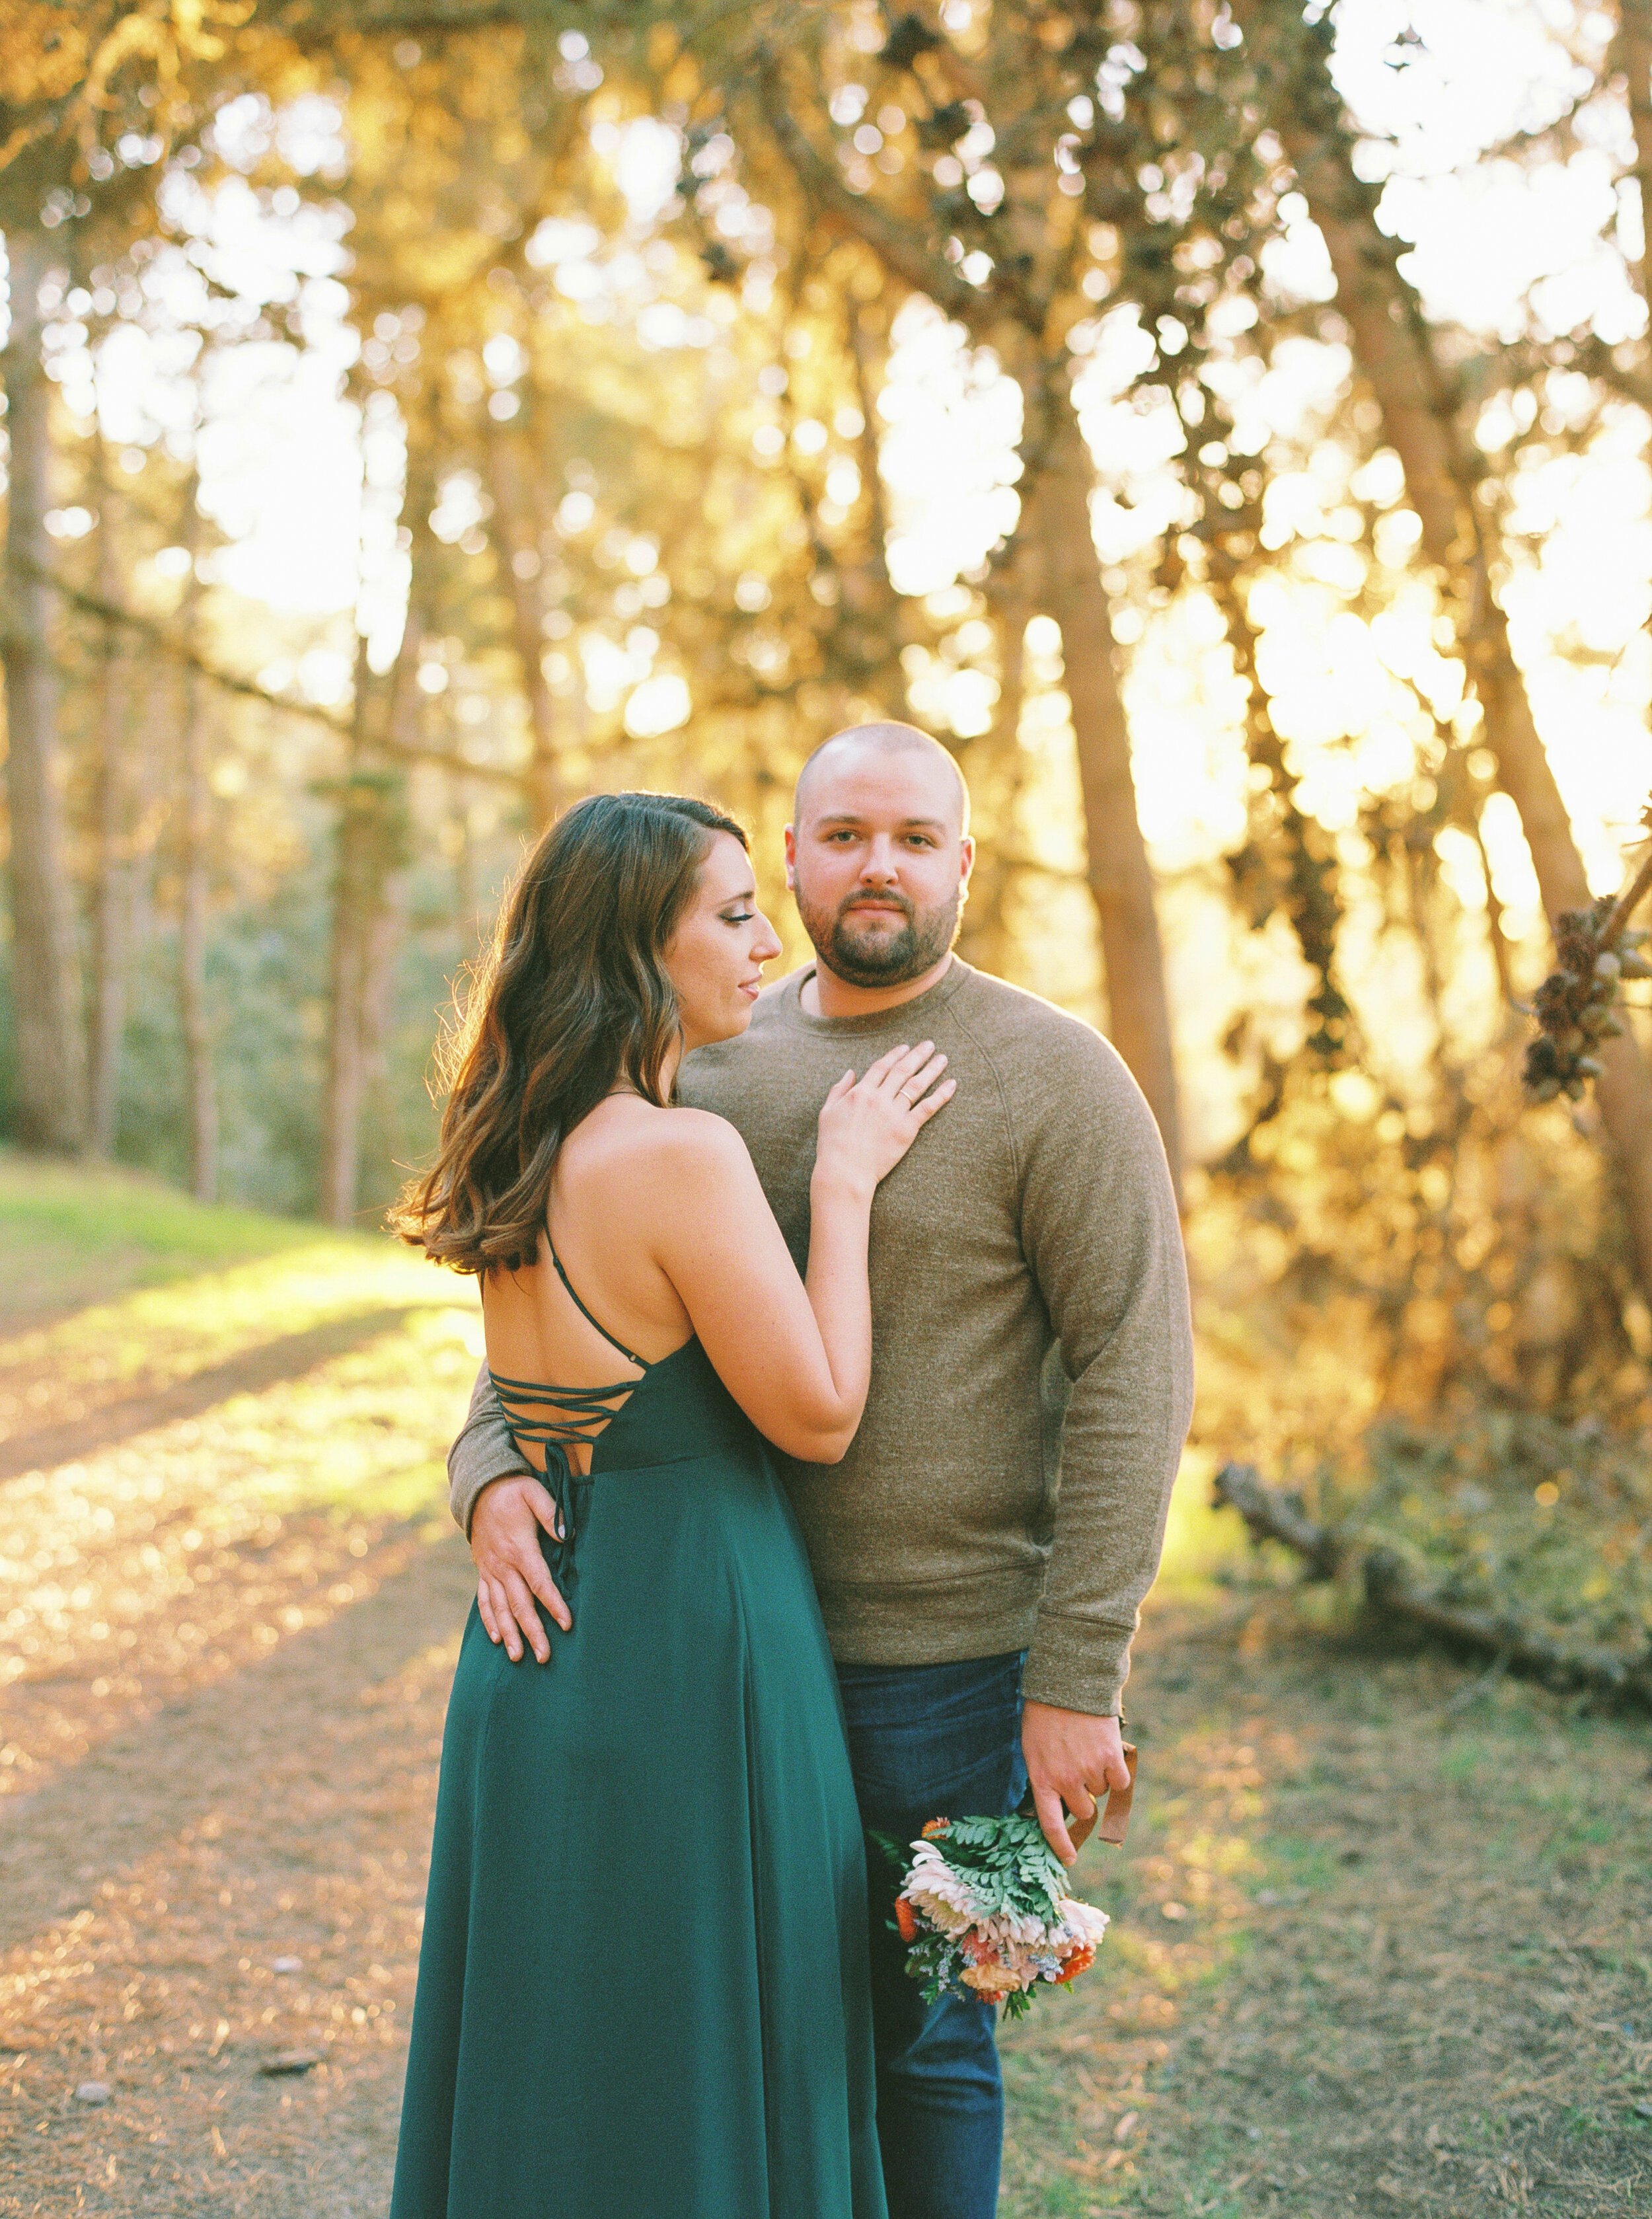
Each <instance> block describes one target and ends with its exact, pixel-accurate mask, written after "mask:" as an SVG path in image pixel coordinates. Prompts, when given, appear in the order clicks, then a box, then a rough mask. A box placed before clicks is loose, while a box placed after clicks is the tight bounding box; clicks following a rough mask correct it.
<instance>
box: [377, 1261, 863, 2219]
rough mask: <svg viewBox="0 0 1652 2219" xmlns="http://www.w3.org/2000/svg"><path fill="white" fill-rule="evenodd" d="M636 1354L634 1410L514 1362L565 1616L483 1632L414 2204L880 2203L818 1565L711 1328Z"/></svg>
mask: <svg viewBox="0 0 1652 2219" xmlns="http://www.w3.org/2000/svg"><path fill="white" fill-rule="evenodd" d="M553 1260H554V1259H553ZM556 1268H557V1271H558V1272H559V1273H561V1272H562V1265H561V1264H560V1263H557V1265H556ZM562 1279H563V1284H564V1285H565V1286H566V1285H567V1284H568V1282H567V1277H566V1274H563V1275H562ZM568 1292H569V1294H570V1295H573V1296H574V1301H575V1302H579V1297H578V1296H577V1295H575V1294H574V1290H573V1289H572V1287H568ZM580 1308H581V1310H583V1311H584V1312H585V1315H586V1316H587V1318H590V1312H589V1311H588V1310H585V1306H584V1304H583V1303H582V1302H581V1303H580ZM591 1322H592V1324H593V1325H596V1326H597V1330H598V1331H599V1333H603V1337H604V1339H608V1340H610V1341H612V1334H609V1333H606V1332H604V1330H603V1328H602V1327H601V1326H600V1325H598V1324H597V1321H596V1320H595V1319H594V1318H591ZM612 1345H613V1346H615V1347H616V1348H619V1347H620V1344H619V1343H618V1342H617V1341H613V1343H612ZM620 1352H621V1353H622V1354H623V1355H625V1356H626V1357H628V1358H629V1360H630V1362H631V1363H632V1364H635V1365H636V1366H637V1371H638V1372H639V1373H640V1374H641V1377H639V1378H638V1379H637V1383H636V1384H635V1385H634V1386H632V1387H630V1390H629V1393H628V1394H627V1395H626V1399H625V1400H624V1402H623V1403H622V1404H620V1406H619V1407H618V1409H616V1408H615V1407H614V1405H615V1402H616V1390H615V1389H612V1388H607V1389H600V1390H592V1391H590V1392H588V1393H587V1392H584V1391H581V1390H566V1389H552V1388H549V1387H546V1386H543V1385H540V1384H538V1383H533V1382H525V1381H519V1380H506V1379H500V1378H499V1377H498V1376H497V1375H495V1378H494V1385H495V1387H496V1389H498V1391H499V1394H500V1402H501V1405H502V1407H503V1408H504V1410H505V1414H506V1420H507V1421H508V1422H509V1423H510V1424H511V1426H512V1435H513V1437H514V1438H515V1439H517V1441H518V1445H519V1446H521V1445H524V1444H525V1442H528V1441H540V1442H543V1443H544V1444H545V1450H546V1453H545V1476H546V1482H547V1484H548V1486H550V1489H551V1491H552V1493H553V1494H554V1495H556V1497H557V1499H558V1501H559V1506H560V1507H562V1514H563V1520H564V1526H565V1531H566V1537H567V1538H566V1539H565V1541H564V1543H563V1545H562V1547H561V1548H558V1549H555V1550H553V1551H550V1554H551V1557H552V1563H553V1569H555V1570H556V1572H557V1573H558V1574H559V1576H560V1578H561V1581H562V1585H563V1588H564V1592H568V1589H569V1588H570V1587H571V1588H572V1593H571V1594H570V1595H569V1601H570V1605H571V1607H572V1610H573V1613H574V1631H573V1632H572V1633H571V1634H568V1635H563V1634H562V1633H561V1632H558V1631H557V1630H556V1628H554V1627H553V1628H551V1629H550V1644H551V1656H550V1663H549V1664H545V1665H539V1664H536V1663H534V1661H533V1659H532V1658H531V1657H525V1659H524V1660H523V1661H522V1663H519V1664H512V1663H511V1662H510V1660H509V1658H508V1657H507V1656H506V1653H505V1651H504V1650H503V1649H502V1648H496V1647H495V1646H494V1644H493V1643H492V1642H491V1641H489V1639H488V1635H487V1632H486V1630H485V1628H484V1627H483V1625H482V1624H481V1619H480V1618H479V1616H478V1614H477V1613H476V1611H475V1607H472V1610H471V1613H470V1618H469V1623H468V1625H466V1627H465V1632H464V1641H463V1647H462V1649H461V1650H460V1655H459V1663H458V1669H457V1672H456V1675H455V1679H454V1683H453V1694H452V1698H451V1700H450V1704H449V1707H448V1717H447V1731H446V1735H445V1737H444V1742H443V1747H442V1774H441V1786H440V1789H439V1792H438V1799H437V1808H436V1833H435V1843H434V1847H433V1849H432V1857H431V1875H430V1890H429V1895H428V1898H427V1901H426V1905H425V1933H424V1942H423V1946H422V1949H421V1951H420V1955H419V1987H418V1993H417V1997H416V1999H415V2002H414V2005H413V2036H412V2046H411V2050H410V2054H409V2056H408V2061H407V2092H406V2097H405V2099H404V2103H403V2108H402V2119H401V2145H400V2148H399V2150H398V2152H397V2157H396V2174H395V2191H394V2197H393V2198H392V2202H391V2207H390V2210H391V2219H885V2203H884V2191H883V2181H882V2175H881V2172H880V2169H879V2159H878V2142H877V2134H876V2129H875V2125H874V2117H873V2108H874V2096H873V2052H872V2011H871V1999H870V1991H869V1986H868V1976H867V1966H866V1873H865V1860H864V1850H863V1847H862V1839H861V1834H860V1822H859V1818H858V1817H857V1814H856V1809H855V1800H854V1787H853V1785H852V1783H851V1781H850V1776H849V1768H848V1755H847V1753H846V1750H845V1746H844V1740H843V1729H842V1716H841V1712H840V1710H839V1706H838V1695H837V1682H836V1678H835V1674H834V1672H833V1669H832V1663H831V1657H830V1655H829V1651H828V1649H827V1646H826V1638H825V1634H824V1632H823V1628H822V1625H821V1622H820V1612H819V1607H818V1606H817V1603H816V1601H815V1593H814V1588H813V1585H812V1583H811V1582H810V1576H809V1565H808V1560H807V1558H806V1557H805V1555H804V1548H803V1544H802V1541H801V1539H800V1538H799V1536H798V1530H797V1527H796V1525H795V1523H794V1522H793V1520H792V1513H791V1508H790V1506H789V1505H788V1504H787V1502H786V1498H785V1496H784V1495H783V1494H782V1492H781V1490H780V1488H779V1482H777V1480H776V1479H775V1476H774V1474H773V1470H772V1468H771V1465H770V1463H769V1459H768V1457H767V1453H766V1451H765V1449H764V1446H763V1443H762V1440H761V1437H760V1436H759V1434H758V1433H757V1432H756V1431H755V1428H754V1426H752V1425H751V1423H750V1421H749V1420H748V1419H747V1418H746V1417H745V1416H744V1415H743V1414H742V1412H741V1411H740V1409H739V1408H738V1407H737V1406H736V1403H735V1402H734V1400H733V1398H732V1397H731V1396H730V1394H729V1392H728V1390H727V1389H726V1388H725V1387H724V1385H723V1383H722V1382H721V1381H720V1380H719V1379H718V1377H717V1373H716V1372H715V1371H714V1370H713V1369H712V1367H711V1363H710V1361H709V1360H708V1358H706V1356H705V1352H704V1351H703V1350H702V1348H701V1347H700V1346H699V1342H698V1341H696V1340H691V1341H689V1342H687V1343H686V1345H685V1346H683V1347H681V1348H680V1349H678V1350H676V1351H675V1352H674V1354H672V1355H670V1356H668V1357H667V1358H664V1359H663V1360H661V1362H659V1363H657V1364H643V1361H642V1359H641V1358H638V1357H636V1356H633V1355H631V1353H630V1351H629V1350H625V1349H623V1348H622V1349H621V1350H620ZM619 1392H621V1393H625V1389H620V1390H619ZM542 1413H546V1414H542ZM599 1428H600V1430H599ZM573 1439H587V1440H590V1441H591V1442H592V1456H591V1465H592V1469H591V1472H590V1475H589V1476H588V1477H586V1478H579V1477H576V1476H574V1475H573V1474H572V1473H571V1471H570V1470H569V1467H568V1458H567V1456H566V1453H565V1444H566V1443H567V1442H568V1441H570V1440H573Z"/></svg>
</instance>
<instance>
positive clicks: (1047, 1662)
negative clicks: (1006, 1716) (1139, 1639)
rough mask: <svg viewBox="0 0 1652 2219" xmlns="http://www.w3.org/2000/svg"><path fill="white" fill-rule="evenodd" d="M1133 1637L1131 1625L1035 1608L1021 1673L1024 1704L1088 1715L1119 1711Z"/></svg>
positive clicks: (1113, 1715)
mask: <svg viewBox="0 0 1652 2219" xmlns="http://www.w3.org/2000/svg"><path fill="white" fill-rule="evenodd" d="M1133 1638H1134V1629H1133V1628H1132V1629H1131V1630H1130V1632H1125V1631H1124V1630H1123V1629H1122V1628H1121V1627H1120V1626H1116V1625H1097V1624H1096V1621H1095V1620H1094V1619H1088V1618H1061V1617H1058V1616H1057V1615H1056V1614H1055V1613H1053V1612H1051V1611H1040V1613H1039V1615H1038V1624H1037V1626H1036V1628H1035V1629H1034V1634H1033V1645H1032V1647H1031V1648H1030V1649H1029V1650H1028V1652H1027V1664H1026V1669H1024V1671H1023V1672H1022V1682H1021V1691H1022V1696H1023V1697H1024V1699H1025V1700H1027V1701H1028V1702H1029V1703H1048V1704H1050V1705H1051V1706H1052V1707H1053V1709H1056V1710H1059V1711H1083V1712H1086V1713H1087V1714H1088V1715H1089V1716H1090V1717H1091V1718H1096V1719H1113V1718H1118V1717H1120V1716H1121V1715H1122V1706H1123V1700H1124V1683H1125V1681H1127V1679H1128V1678H1129V1676H1130V1644H1131V1642H1132V1640H1133Z"/></svg>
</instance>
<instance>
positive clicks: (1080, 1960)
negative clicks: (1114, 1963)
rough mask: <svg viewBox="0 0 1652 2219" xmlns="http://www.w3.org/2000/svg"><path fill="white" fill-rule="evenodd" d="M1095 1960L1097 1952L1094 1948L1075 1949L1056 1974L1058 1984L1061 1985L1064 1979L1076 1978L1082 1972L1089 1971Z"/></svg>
mask: <svg viewBox="0 0 1652 2219" xmlns="http://www.w3.org/2000/svg"><path fill="white" fill-rule="evenodd" d="M1095 1962H1096V1952H1095V1951H1094V1950H1093V1949H1075V1950H1074V1951H1073V1953H1072V1955H1071V1957H1069V1958H1068V1960H1067V1961H1066V1963H1065V1965H1064V1966H1063V1967H1061V1970H1060V1971H1059V1973H1057V1974H1056V1976H1055V1980H1056V1986H1058V1987H1059V1986H1060V1985H1061V1984H1062V1982H1063V1981H1064V1980H1077V1979H1078V1975H1079V1973H1087V1972H1088V1971H1089V1970H1090V1967H1091V1966H1092V1965H1093V1964H1094V1963H1095Z"/></svg>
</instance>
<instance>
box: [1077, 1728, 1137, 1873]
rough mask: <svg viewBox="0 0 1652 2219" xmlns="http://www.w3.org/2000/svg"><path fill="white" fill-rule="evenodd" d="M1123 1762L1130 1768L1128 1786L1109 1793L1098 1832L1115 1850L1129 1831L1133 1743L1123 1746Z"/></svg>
mask: <svg viewBox="0 0 1652 2219" xmlns="http://www.w3.org/2000/svg"><path fill="white" fill-rule="evenodd" d="M1124 1761H1125V1762H1126V1763H1127V1765H1128V1766H1129V1768H1130V1785H1129V1786H1128V1787H1115V1788H1112V1789H1110V1790H1109V1793H1108V1798H1107V1803H1106V1806H1105V1808H1104V1809H1103V1810H1102V1823H1101V1830H1100V1831H1101V1838H1102V1841H1104V1842H1111V1843H1113V1844H1114V1846H1115V1848H1116V1847H1117V1846H1118V1844H1119V1843H1121V1842H1122V1841H1123V1839H1124V1837H1125V1835H1126V1833H1127V1831H1128V1829H1129V1825H1130V1806H1131V1803H1132V1802H1133V1799H1134V1797H1135V1793H1136V1745H1135V1743H1134V1742H1133V1741H1127V1742H1126V1743H1125V1744H1124ZM1086 1831H1088V1830H1086Z"/></svg>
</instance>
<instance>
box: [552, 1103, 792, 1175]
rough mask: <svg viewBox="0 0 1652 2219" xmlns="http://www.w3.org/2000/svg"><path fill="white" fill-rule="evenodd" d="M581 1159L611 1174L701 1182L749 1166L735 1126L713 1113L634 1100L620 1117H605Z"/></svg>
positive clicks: (745, 1151) (677, 1105)
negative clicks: (593, 1146) (603, 1127)
mask: <svg viewBox="0 0 1652 2219" xmlns="http://www.w3.org/2000/svg"><path fill="white" fill-rule="evenodd" d="M592 1137H593V1138H595V1137H596V1136H595V1135H593V1136H592ZM586 1163H587V1167H588V1168H590V1169H593V1170H594V1169H598V1168H600V1170H601V1171H602V1172H605V1173H606V1174H607V1175H608V1176H609V1177H610V1178H614V1177H618V1178H639V1177H643V1178H646V1177H648V1176H649V1175H650V1174H655V1175H663V1176H666V1177H668V1178H673V1179H677V1178H684V1177H690V1178H696V1179H699V1180H704V1179H705V1178H708V1177H709V1178H716V1177H719V1176H723V1177H726V1176H728V1175H729V1174H730V1173H736V1172H740V1171H741V1170H742V1169H747V1170H748V1169H749V1167H750V1163H751V1158H750V1156H749V1154H748V1152H747V1148H746V1144H745V1142H744V1141H742V1138H741V1137H740V1134H738V1133H737V1132H736V1130H735V1128H734V1127H733V1126H732V1125H731V1124H730V1122H729V1121H728V1119H727V1118H726V1117H719V1116H717V1114H716V1113H715V1111H713V1110H692V1109H690V1108H688V1107H687V1106H686V1104H683V1103H672V1105H671V1106H670V1108H668V1109H660V1108H656V1107H655V1105H654V1104H653V1103H642V1102H639V1103H631V1104H628V1105H627V1113H626V1114H625V1115H624V1116H619V1117H614V1118H612V1119H610V1120H609V1121H607V1124H606V1130H605V1131H604V1132H603V1134H601V1136H600V1141H599V1147H597V1148H596V1149H590V1148H589V1147H588V1143H587V1152H586Z"/></svg>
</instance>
